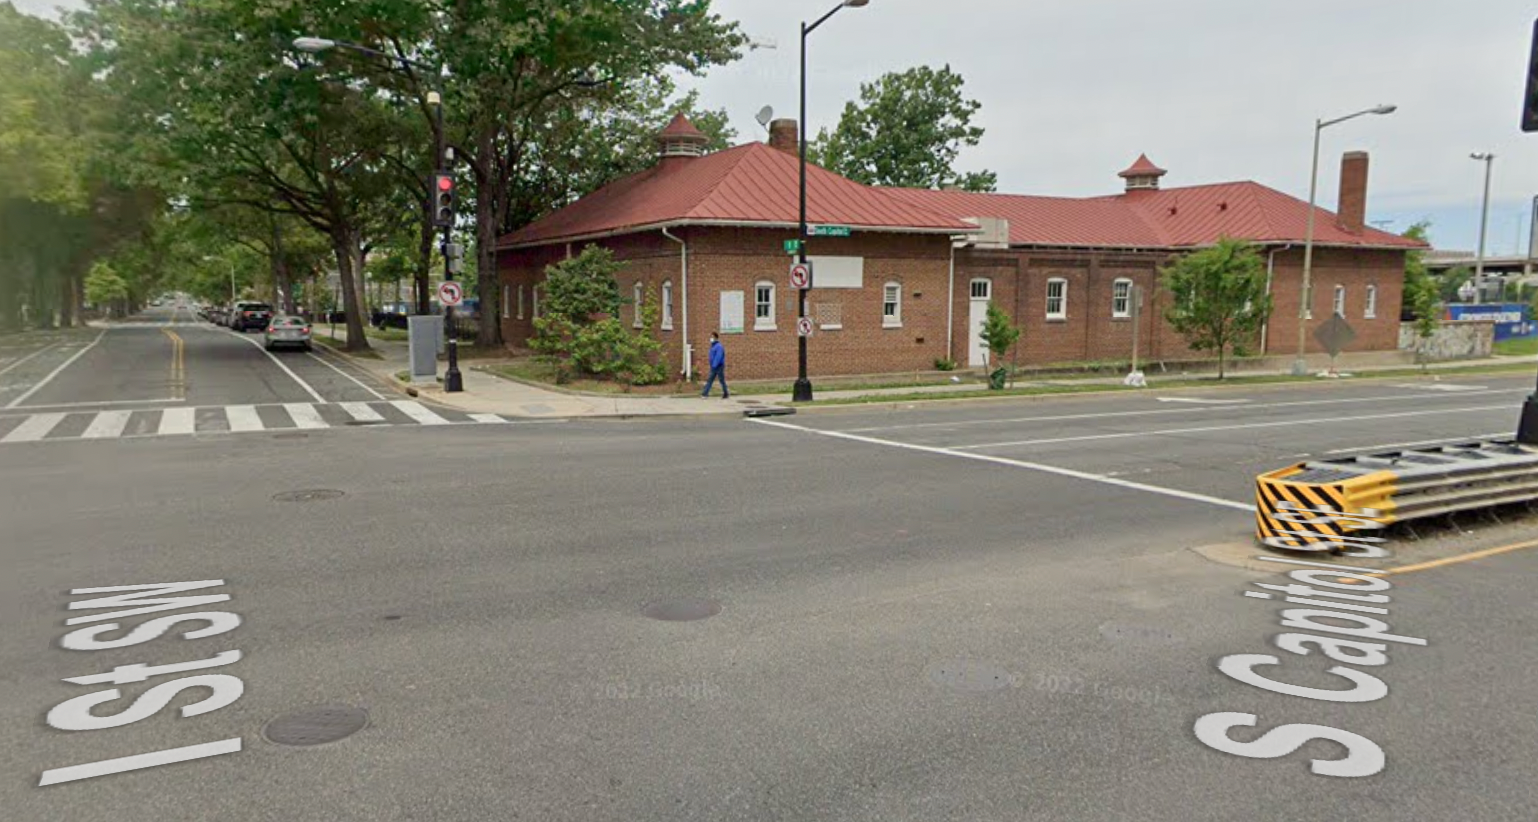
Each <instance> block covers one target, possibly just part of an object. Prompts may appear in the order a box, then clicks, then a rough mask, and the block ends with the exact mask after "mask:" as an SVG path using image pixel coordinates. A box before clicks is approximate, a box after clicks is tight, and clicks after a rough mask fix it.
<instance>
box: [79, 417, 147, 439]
mask: <svg viewBox="0 0 1538 822" xmlns="http://www.w3.org/2000/svg"><path fill="white" fill-rule="evenodd" d="M133 413H134V412H132V411H103V412H101V413H100V414H97V415H96V419H93V420H91V424H90V425H88V426H86V429H85V433H83V434H81V435H80V438H81V439H83V440H110V439H115V438H117V437H121V436H123V429H124V428H127V427H128V418H129V417H132V416H133Z"/></svg>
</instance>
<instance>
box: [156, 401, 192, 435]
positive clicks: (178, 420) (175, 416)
mask: <svg viewBox="0 0 1538 822" xmlns="http://www.w3.org/2000/svg"><path fill="white" fill-rule="evenodd" d="M197 414H198V411H197V409H196V408H167V409H166V410H164V411H162V412H160V428H159V429H157V431H156V434H158V435H160V436H169V435H171V434H192V433H196V432H197Z"/></svg>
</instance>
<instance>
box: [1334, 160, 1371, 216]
mask: <svg viewBox="0 0 1538 822" xmlns="http://www.w3.org/2000/svg"><path fill="white" fill-rule="evenodd" d="M1335 214H1336V224H1337V225H1339V226H1340V227H1341V229H1342V230H1344V231H1349V232H1351V233H1352V234H1361V233H1362V231H1363V229H1364V228H1365V227H1366V225H1367V152H1365V151H1348V152H1346V153H1345V154H1344V155H1342V156H1341V158H1340V205H1339V206H1338V207H1337V208H1336V209H1335Z"/></svg>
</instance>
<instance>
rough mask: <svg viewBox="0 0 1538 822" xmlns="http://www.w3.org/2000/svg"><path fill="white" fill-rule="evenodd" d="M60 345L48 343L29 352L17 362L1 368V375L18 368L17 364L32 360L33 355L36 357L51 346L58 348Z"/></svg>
mask: <svg viewBox="0 0 1538 822" xmlns="http://www.w3.org/2000/svg"><path fill="white" fill-rule="evenodd" d="M58 345H59V344H58V343H49V344H48V345H45V346H43V347H42V348H39V349H38V350H36V351H33V352H32V353H31V354H28V355H27V356H25V357H22V358H21V359H19V360H17V361H16V362H13V363H11V364H10V365H7V366H6V367H4V368H0V377H3V376H5V375H6V374H8V373H10V371H11V369H13V368H16V367H17V366H19V365H21V364H22V363H24V362H26V361H27V360H30V359H32V358H33V357H36V356H37V355H39V354H42V353H43V352H45V351H47V350H49V349H51V348H57V347H58Z"/></svg>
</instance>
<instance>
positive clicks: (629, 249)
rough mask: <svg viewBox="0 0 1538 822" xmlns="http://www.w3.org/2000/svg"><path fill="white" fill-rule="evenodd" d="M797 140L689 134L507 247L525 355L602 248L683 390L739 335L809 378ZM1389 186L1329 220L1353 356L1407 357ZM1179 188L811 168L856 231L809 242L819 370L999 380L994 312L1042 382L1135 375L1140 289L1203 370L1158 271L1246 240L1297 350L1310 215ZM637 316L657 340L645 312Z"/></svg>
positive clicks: (1319, 263) (1294, 204) (1360, 190)
mask: <svg viewBox="0 0 1538 822" xmlns="http://www.w3.org/2000/svg"><path fill="white" fill-rule="evenodd" d="M796 140H797V133H796V126H795V123H794V122H791V121H776V122H775V123H774V124H773V125H772V126H771V136H770V141H769V143H768V144H767V145H766V144H761V143H749V144H746V145H742V146H737V147H735V148H732V149H728V150H726V151H721V152H717V153H714V154H706V153H705V152H704V144H705V142H706V138H705V137H704V135H703V134H701V133H700V132H699V131H697V130H696V129H695V128H694V127H693V126H692V125H690V124H689V122H688V121H687V120H685V119H683V118H681V117H680V118H678V119H676V120H674V122H673V123H672V124H670V125H669V126H668V128H667V129H665V130H664V131H663V132H662V133H661V134H659V135H658V142H659V145H660V147H661V159H660V160H659V162H658V163H657V164H656V165H655V166H653V167H652V168H650V169H648V170H646V171H644V172H641V173H639V174H636V175H633V176H631V177H628V178H625V179H622V180H619V181H616V182H614V183H612V184H610V185H608V186H606V187H604V188H602V189H600V190H599V191H597V192H594V193H593V194H591V195H589V196H588V197H584V198H583V199H581V200H579V201H577V202H576V203H573V204H571V205H570V206H567V207H566V208H564V209H561V210H559V211H557V212H555V213H553V214H550V215H548V216H546V217H544V218H542V219H540V220H538V221H536V222H534V223H532V224H530V225H528V226H526V227H525V228H523V229H521V230H519V231H517V232H514V233H513V234H510V235H507V236H505V237H503V238H502V239H501V241H500V243H499V257H498V260H499V267H500V270H501V281H502V294H501V295H500V296H501V298H502V300H501V303H502V326H503V328H502V330H503V334H504V337H505V339H507V341H508V342H509V344H511V345H515V346H521V345H523V344H525V343H526V342H527V339H528V337H529V336H530V334H531V333H532V332H533V325H532V321H533V318H534V316H535V315H536V313H537V312H538V311H539V296H538V295H539V283H540V281H541V280H542V278H543V271H544V269H545V267H546V266H547V265H550V264H551V263H554V262H557V261H559V260H561V259H564V258H565V257H567V256H568V255H572V254H575V253H577V252H578V251H580V250H581V248H582V247H584V246H586V245H588V244H591V243H596V244H600V245H603V246H605V247H607V248H609V249H611V250H612V251H613V252H614V253H615V256H616V258H617V259H619V260H621V261H624V262H625V263H626V266H625V268H624V270H623V271H622V272H621V273H620V280H621V284H622V287H623V291H624V294H625V295H626V296H627V297H630V298H631V299H643V300H644V299H648V298H650V299H655V300H658V301H660V306H659V308H660V321H659V323H658V326H659V327H658V328H656V329H653V331H654V333H656V334H657V335H658V337H659V339H661V340H662V342H663V343H664V346H665V349H666V351H667V353H668V356H669V358H670V359H671V361H672V362H675V363H678V370H679V371H680V372H684V371H698V370H699V369H700V367H701V365H702V360H703V354H704V350H705V343H706V342H707V341H708V339H709V335H710V332H711V331H713V330H720V331H721V332H722V337H723V340H724V341H725V342H726V344H727V347H728V350H729V351H730V362H731V373H732V375H733V376H735V377H739V378H758V377H788V376H793V375H794V374H795V373H796V357H797V336H796V312H797V306H796V292H794V291H792V290H790V288H789V287H788V283H787V271H788V266H789V263H790V262H791V257H790V256H788V255H787V254H786V252H785V242H786V241H787V240H793V239H794V238H795V237H796V235H797V225H798V222H797V221H798V196H797V195H798V166H797V158H796V156H795V154H796ZM1367 167H1368V160H1367V155H1366V154H1363V153H1359V152H1353V153H1349V154H1347V155H1345V157H1344V158H1343V161H1342V174H1341V180H1342V182H1341V197H1340V208H1339V214H1338V215H1337V214H1332V213H1330V212H1327V211H1324V210H1322V209H1321V210H1319V211H1318V212H1317V214H1316V220H1315V235H1314V236H1315V243H1314V264H1313V277H1314V306H1313V314H1314V317H1315V318H1316V319H1317V320H1322V319H1324V318H1327V317H1329V316H1330V315H1331V313H1332V312H1333V311H1335V310H1339V311H1340V312H1341V313H1342V314H1343V316H1345V317H1346V319H1347V320H1348V321H1349V322H1350V323H1351V325H1352V326H1353V328H1354V329H1355V331H1356V332H1357V338H1356V340H1355V341H1354V342H1353V343H1352V345H1351V346H1350V350H1363V351H1365V350H1394V349H1395V348H1396V347H1397V346H1398V336H1399V334H1398V332H1399V309H1400V302H1401V285H1402V280H1403V272H1404V259H1405V252H1406V251H1407V250H1409V249H1412V248H1417V247H1419V245H1418V244H1417V243H1415V242H1414V241H1411V240H1407V239H1405V238H1403V237H1399V236H1397V235H1394V234H1388V233H1386V232H1382V231H1378V230H1376V229H1373V228H1370V227H1368V226H1366V225H1365V217H1366V196H1367ZM1165 173H1166V172H1165V171H1164V170H1163V169H1160V168H1158V167H1156V166H1155V165H1154V164H1153V163H1151V162H1149V160H1148V158H1147V157H1140V158H1138V161H1137V162H1136V163H1134V164H1133V166H1132V167H1130V168H1128V169H1126V170H1125V171H1123V172H1121V174H1120V176H1121V177H1122V178H1123V179H1124V180H1125V189H1124V190H1123V191H1122V192H1121V193H1119V194H1115V195H1111V196H1104V197H1092V198H1082V199H1069V198H1057V197H1035V196H1016V195H1002V194H973V193H967V192H960V191H929V190H917V189H898V188H881V187H870V186H864V185H861V184H858V183H855V182H852V181H850V180H847V179H844V178H842V177H839V176H838V175H835V174H833V173H831V172H828V171H825V170H823V169H820V168H817V167H815V166H814V167H811V168H809V169H808V191H809V195H808V220H809V222H810V223H811V224H812V225H814V226H816V225H832V226H847V227H849V228H850V229H851V234H850V236H848V237H816V238H813V239H812V240H811V241H810V242H809V244H808V250H809V254H810V258H811V259H812V261H813V264H814V271H815V279H814V283H813V285H814V286H815V287H814V289H813V290H812V291H811V292H809V295H808V314H809V316H812V317H813V318H814V320H815V323H816V326H817V330H816V334H815V336H814V337H813V339H812V341H811V343H810V345H809V346H808V348H809V355H808V356H809V369H810V371H811V373H812V374H813V375H831V374H871V373H882V372H899V371H917V370H930V369H932V368H933V367H934V364H935V362H936V361H937V360H940V359H951V360H953V361H955V362H957V363H959V364H960V365H961V366H962V367H978V366H981V365H982V364H983V363H982V357H983V355H984V349H983V346H982V345H981V340H980V339H979V336H978V332H979V328H980V325H981V321H982V316H983V313H984V311H985V309H986V306H987V303H988V302H989V301H990V300H992V301H994V302H996V303H998V304H999V306H1000V307H1002V308H1004V309H1005V310H1006V311H1007V312H1008V313H1010V314H1011V315H1012V316H1013V317H1014V318H1015V322H1016V324H1017V325H1020V326H1021V327H1022V329H1023V331H1024V333H1023V334H1022V336H1021V339H1020V342H1019V344H1018V347H1017V352H1016V356H1017V358H1018V361H1019V362H1020V363H1021V364H1047V363H1053V362H1069V361H1092V360H1113V359H1125V358H1127V357H1128V356H1130V353H1131V349H1132V339H1133V334H1134V329H1133V327H1132V326H1133V319H1132V314H1133V313H1134V311H1133V310H1132V305H1131V300H1132V294H1133V293H1134V292H1133V291H1132V289H1131V286H1132V285H1133V284H1136V285H1137V286H1138V288H1139V290H1140V291H1141V292H1142V293H1143V295H1144V299H1143V304H1142V309H1141V311H1139V312H1136V313H1138V314H1139V317H1140V319H1139V321H1138V323H1137V324H1138V326H1139V327H1138V328H1137V329H1136V331H1135V333H1137V334H1138V335H1139V346H1140V350H1141V352H1142V356H1143V357H1144V358H1145V359H1147V360H1152V361H1158V360H1178V359H1188V358H1191V357H1192V356H1193V355H1192V353H1191V352H1190V351H1188V350H1187V348H1186V346H1185V344H1184V341H1183V340H1182V338H1181V337H1180V336H1179V335H1178V334H1176V333H1175V332H1174V331H1173V330H1172V329H1170V328H1169V327H1168V324H1167V323H1166V322H1165V321H1164V320H1163V319H1162V314H1163V311H1164V307H1165V305H1166V304H1167V300H1168V294H1167V292H1165V291H1163V290H1162V289H1160V288H1159V287H1158V283H1157V279H1158V268H1159V267H1160V266H1162V265H1166V264H1167V263H1168V262H1169V261H1170V260H1172V259H1174V258H1175V257H1176V256H1178V255H1179V254H1181V253H1184V252H1187V251H1189V250H1191V249H1196V248H1201V247H1203V246H1207V245H1211V244H1212V243H1214V242H1216V241H1217V240H1218V239H1219V238H1220V237H1224V236H1230V237H1239V238H1243V239H1246V240H1250V241H1252V242H1254V243H1256V244H1258V245H1259V246H1260V247H1261V251H1262V253H1263V255H1264V257H1265V259H1266V263H1267V270H1268V273H1269V279H1270V286H1271V293H1272V295H1273V298H1274V301H1275V305H1276V309H1275V312H1274V313H1273V315H1272V319H1271V321H1270V323H1269V327H1268V328H1267V329H1266V332H1265V335H1264V339H1263V340H1262V341H1261V342H1262V343H1263V345H1264V348H1265V350H1267V351H1270V352H1273V353H1275V352H1282V353H1285V352H1290V351H1294V350H1296V342H1295V341H1296V334H1297V314H1298V302H1299V294H1298V292H1299V290H1300V284H1301V279H1302V268H1303V244H1304V237H1305V232H1306V223H1307V216H1308V205H1307V203H1304V202H1301V201H1299V200H1296V199H1294V198H1292V197H1289V196H1287V195H1285V194H1282V193H1280V192H1278V191H1275V190H1273V189H1270V188H1267V187H1265V186H1262V185H1259V184H1257V183H1253V182H1238V183H1222V184H1216V185H1202V186H1191V187H1186V188H1174V189H1161V188H1160V179H1161V178H1162V177H1163V176H1164V175H1165ZM648 295H650V296H649V297H648ZM624 311H625V319H627V320H628V321H631V322H639V321H638V319H637V315H636V312H635V308H634V307H633V306H627V307H626V308H625V309H624ZM1309 345H1310V350H1317V345H1316V344H1315V343H1314V342H1313V340H1312V339H1310V340H1309Z"/></svg>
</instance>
